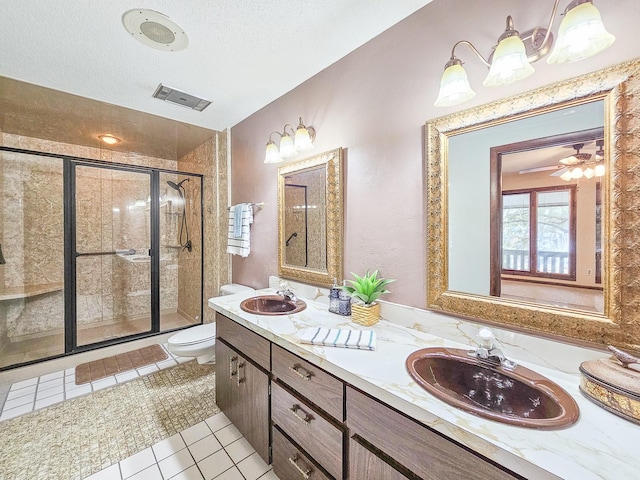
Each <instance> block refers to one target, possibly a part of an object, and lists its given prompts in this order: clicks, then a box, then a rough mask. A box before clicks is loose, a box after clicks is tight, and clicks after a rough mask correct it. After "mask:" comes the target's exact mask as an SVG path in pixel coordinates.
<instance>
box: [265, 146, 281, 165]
mask: <svg viewBox="0 0 640 480" xmlns="http://www.w3.org/2000/svg"><path fill="white" fill-rule="evenodd" d="M281 161H282V157H281V156H280V152H279V151H278V146H277V145H276V144H275V142H274V141H273V140H269V141H268V142H267V151H266V154H265V156H264V163H280V162H281Z"/></svg>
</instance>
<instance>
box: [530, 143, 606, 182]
mask: <svg viewBox="0 0 640 480" xmlns="http://www.w3.org/2000/svg"><path fill="white" fill-rule="evenodd" d="M571 148H573V149H574V150H575V153H573V154H572V155H569V156H568V157H564V158H561V159H560V160H558V164H556V165H547V166H544V167H535V168H525V169H524V170H520V171H519V173H520V174H524V173H537V172H545V171H549V170H553V172H552V173H551V174H550V175H551V176H552V177H560V178H561V179H563V180H565V181H567V182H569V181H571V180H577V179H579V178H582V177H585V178H587V179H589V178H593V177H602V176H603V175H604V173H605V167H604V163H603V160H604V140H602V139H600V140H596V149H597V150H596V152H595V155H593V154H591V153H582V152H580V150H582V149H583V148H584V143H575V144H573V145H571Z"/></svg>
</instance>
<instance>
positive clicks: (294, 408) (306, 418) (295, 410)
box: [289, 404, 313, 425]
mask: <svg viewBox="0 0 640 480" xmlns="http://www.w3.org/2000/svg"><path fill="white" fill-rule="evenodd" d="M289 410H291V411H292V412H293V414H294V415H295V416H296V418H297V419H298V420H300V421H301V422H302V423H304V424H305V425H309V422H311V420H313V417H312V416H311V415H309V414H308V413H307V412H305V411H304V410H303V409H302V408H300V405H297V404H294V405H293V406H292V407H291V408H290V409H289ZM298 410H299V411H301V412H302V413H304V417H303V416H301V415H300V414H299V413H298Z"/></svg>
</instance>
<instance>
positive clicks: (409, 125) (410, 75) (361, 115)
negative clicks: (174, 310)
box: [231, 0, 640, 307]
mask: <svg viewBox="0 0 640 480" xmlns="http://www.w3.org/2000/svg"><path fill="white" fill-rule="evenodd" d="M540 3H544V7H541V6H540ZM567 3H568V0H567V1H563V2H561V8H564V7H565V4H567ZM547 4H548V5H547ZM596 4H597V7H598V8H599V9H600V12H601V13H602V16H603V19H604V21H605V24H606V25H607V28H608V29H609V31H610V32H611V33H613V34H614V35H615V36H616V37H617V41H616V43H615V44H614V45H613V47H611V48H610V49H609V50H607V51H606V52H604V53H601V54H600V55H598V56H596V57H593V58H591V59H588V60H584V61H582V62H579V63H576V64H571V65H561V66H558V65H547V64H546V62H544V60H543V61H541V62H537V63H535V64H534V67H535V68H536V73H535V74H534V75H533V76H532V77H529V78H528V79H526V80H523V81H521V82H519V83H516V84H513V85H509V86H506V87H498V88H493V89H491V88H485V87H482V80H483V79H484V76H485V75H486V69H485V67H484V66H483V65H482V64H481V63H480V62H479V61H477V60H476V59H474V58H473V57H472V54H471V53H470V51H468V50H465V49H464V48H461V49H459V50H456V54H457V55H458V56H459V57H460V58H462V60H463V61H464V62H466V63H465V68H466V70H467V73H468V75H469V79H470V82H471V83H472V87H473V88H474V90H476V92H477V94H478V95H477V97H476V98H475V99H474V100H473V101H472V102H468V103H466V104H463V105H461V106H459V107H453V108H445V109H436V108H435V107H434V106H433V102H434V101H435V98H436V96H437V93H438V88H439V81H440V80H439V79H440V75H441V73H442V69H443V66H444V64H445V62H446V61H447V60H448V58H449V54H450V52H451V47H452V46H453V44H454V43H455V42H456V41H457V40H461V39H467V40H470V41H472V42H474V43H475V44H476V45H477V46H478V48H479V49H480V50H481V51H482V52H483V53H484V54H485V55H486V54H488V52H489V51H490V49H491V46H492V45H494V44H495V41H496V38H497V36H498V35H499V34H500V33H501V32H502V31H503V30H504V21H505V18H506V15H508V14H511V15H513V17H514V21H515V22H516V24H515V26H516V28H520V30H522V31H524V30H527V29H529V28H533V27H534V26H535V24H537V23H539V24H540V25H542V24H546V22H548V15H549V13H550V11H548V10H547V9H550V8H551V6H552V2H551V0H549V1H548V2H513V1H509V0H494V1H492V2H478V1H476V0H446V1H445V0H435V1H434V2H433V3H431V4H429V5H427V6H425V7H424V8H422V9H421V10H419V11H418V12H416V13H415V14H413V15H411V16H410V17H408V18H406V19H405V20H403V21H402V22H400V23H398V24H396V25H395V26H394V27H392V28H390V29H389V30H387V31H386V32H384V33H383V34H381V35H380V36H378V37H376V38H374V39H373V40H371V41H370V42H368V43H366V44H365V45H363V46H362V47H361V48H359V49H357V50H355V51H354V52H352V53H351V54H349V55H348V56H346V57H344V58H343V59H341V60H340V61H338V62H336V63H335V64H333V65H331V66H330V67H328V68H327V69H325V70H323V71H322V72H320V73H318V74H317V75H316V76H314V77H312V78H310V79H309V80H307V81H306V82H305V83H303V84H301V85H300V86H298V87H297V88H295V89H294V90H292V91H291V92H289V93H287V94H285V95H284V96H282V97H280V98H279V99H277V100H275V101H274V102H272V103H271V104H269V105H268V106H266V107H265V108H263V109H262V110H260V111H258V112H256V113H254V114H253V115H251V116H250V117H248V118H247V119H245V120H244V121H242V122H241V123H239V124H238V125H236V126H235V127H233V128H232V129H231V152H232V176H231V182H232V183H231V185H232V187H231V188H232V204H235V203H238V202H260V201H263V202H265V207H264V208H263V209H262V210H259V211H258V212H257V213H256V215H255V220H254V225H253V227H252V233H251V236H252V242H251V243H252V245H251V255H250V256H249V257H248V258H240V257H235V256H234V258H233V281H234V282H238V283H243V284H246V285H251V286H253V287H264V286H266V285H267V278H268V276H269V275H277V272H278V265H277V262H278V249H277V241H278V236H277V234H278V232H277V181H276V180H277V165H265V164H264V163H263V160H264V148H265V144H266V142H267V139H268V137H269V133H270V132H272V131H274V130H280V131H281V129H282V127H283V125H284V124H285V123H290V124H294V127H295V126H296V123H295V122H297V119H298V117H299V116H302V117H303V119H304V121H305V123H306V124H307V125H312V126H314V127H315V129H316V130H317V139H316V141H315V149H314V151H313V152H312V153H320V152H324V151H327V150H331V149H333V148H337V147H343V148H345V151H346V155H345V159H346V162H345V185H346V190H345V219H344V220H345V239H344V241H345V246H344V258H345V273H346V275H347V276H348V275H349V272H356V273H359V274H361V273H363V272H365V271H366V270H367V269H368V268H372V269H376V268H379V269H380V270H381V274H382V275H383V276H385V277H391V278H397V279H398V281H397V282H396V283H394V284H393V285H391V290H392V291H393V293H392V294H390V295H387V296H386V297H385V299H387V300H390V301H394V302H398V303H403V304H407V305H411V306H416V307H424V305H425V298H426V261H427V260H426V252H425V251H426V248H425V243H426V242H425V237H426V231H425V229H426V227H425V220H424V211H423V195H424V192H423V187H422V177H423V160H424V158H423V157H424V152H423V130H424V129H423V127H424V123H425V122H426V121H427V120H429V119H433V118H436V117H439V116H442V115H447V114H449V113H452V112H453V111H458V110H464V109H466V108H470V107H473V106H476V105H481V104H483V103H486V102H488V101H492V100H496V99H499V98H506V97H508V96H510V95H513V94H516V93H520V92H524V91H527V90H530V89H532V88H536V87H538V86H541V85H544V84H547V83H550V82H554V81H558V80H561V79H565V78H570V77H574V76H576V75H579V74H580V73H584V72H589V71H594V70H597V69H599V68H602V67H604V66H607V65H611V64H615V63H618V62H621V61H624V60H626V59H630V58H634V57H636V56H637V55H638V51H637V47H635V45H636V43H635V40H634V28H636V27H635V25H637V20H639V19H640V9H639V8H640V4H639V3H636V2H631V1H624V2H620V1H618V2H616V1H615V0H598V1H597V2H596ZM461 12H464V15H461ZM558 24H559V20H556V22H555V28H554V30H555V31H557V25H558ZM354 28H357V26H354ZM329 34H330V32H329ZM309 54H310V55H312V54H313V46H310V49H309ZM259 82H260V79H256V88H260V85H259ZM307 156H308V155H301V156H299V157H296V158H295V159H293V160H292V161H295V160H300V159H302V158H306V157H307Z"/></svg>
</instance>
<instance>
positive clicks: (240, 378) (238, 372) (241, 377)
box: [237, 362, 245, 386]
mask: <svg viewBox="0 0 640 480" xmlns="http://www.w3.org/2000/svg"><path fill="white" fill-rule="evenodd" d="M244 367H245V362H242V363H238V371H237V374H238V386H240V384H241V383H244V380H245V379H244V377H243V376H242V375H240V369H241V368H242V369H244ZM243 371H244V370H243Z"/></svg>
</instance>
